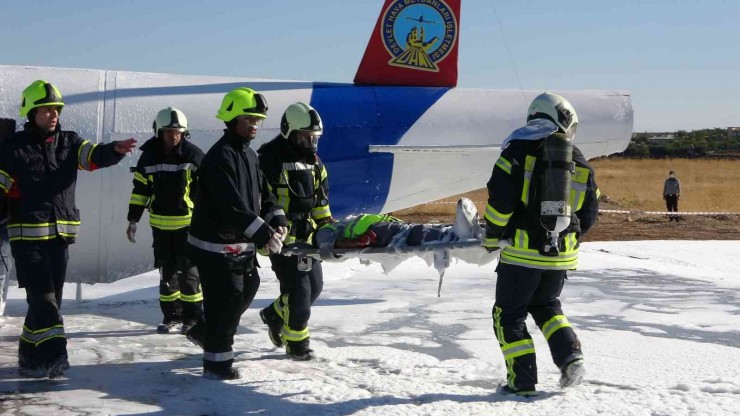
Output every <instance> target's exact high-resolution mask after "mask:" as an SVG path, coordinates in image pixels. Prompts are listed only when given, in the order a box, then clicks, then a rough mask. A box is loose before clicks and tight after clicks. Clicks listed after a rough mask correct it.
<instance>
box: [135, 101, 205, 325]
mask: <svg viewBox="0 0 740 416" xmlns="http://www.w3.org/2000/svg"><path fill="white" fill-rule="evenodd" d="M152 128H153V130H154V137H152V138H151V139H149V140H147V141H146V143H144V145H142V146H141V152H142V153H141V156H139V161H138V163H137V164H136V169H135V171H134V189H133V191H132V193H131V199H130V201H129V209H128V221H129V226H128V229H127V230H126V235H127V237H128V239H129V241H131V242H132V243H135V242H136V238H135V235H136V223H138V222H139V220H140V219H141V215H142V214H143V213H144V210H146V209H148V210H149V225H150V226H151V227H152V237H153V239H154V245H153V247H154V267H156V268H158V269H159V274H160V280H159V305H160V307H161V309H162V315H163V318H162V323H161V324H159V326H157V332H159V333H160V334H166V333H168V332H170V330H171V329H172V328H173V327H175V326H177V325H179V324H181V323H182V327H181V329H180V331H181V332H182V333H183V334H184V333H185V332H187V330H188V329H189V328H190V327H192V326H193V325H195V323H196V322H197V320H198V318H199V317H200V314H201V313H202V303H203V295H202V294H201V292H200V283H199V280H198V269H197V268H196V267H195V265H194V264H191V262H190V261H188V258H187V256H186V252H185V248H186V246H187V238H188V229H189V228H190V218H191V216H192V212H193V205H194V203H193V201H194V199H195V189H196V182H197V180H198V168H199V167H200V163H201V161H202V160H203V151H201V150H200V148H199V147H198V146H196V145H195V144H193V143H192V142H190V140H188V138H189V137H190V133H189V132H188V119H187V117H186V116H185V114H184V113H183V112H182V111H180V110H178V109H177V108H174V107H167V108H164V109H162V110H160V111H159V112H158V113H157V116H156V118H155V120H154V124H153V126H152Z"/></svg>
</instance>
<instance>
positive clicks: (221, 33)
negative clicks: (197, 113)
mask: <svg viewBox="0 0 740 416" xmlns="http://www.w3.org/2000/svg"><path fill="white" fill-rule="evenodd" d="M62 4H63V6H62ZM381 5H382V1H380V0H374V1H368V0H363V1H358V0H350V1H348V0H321V1H315V2H306V1H301V0H272V1H269V2H252V1H242V2H233V1H223V0H212V1H209V2H182V1H170V0H163V1H151V0H146V1H143V0H128V1H126V0H121V1H117V2H100V1H94V0H68V1H65V2H64V3H61V4H60V5H56V4H51V3H50V4H48V5H44V6H39V5H38V4H37V3H34V2H21V1H5V2H3V4H2V21H3V23H2V25H0V64H7V65H34V66H60V67H74V68H94V69H109V70H115V69H118V70H129V71H143V72H164V73H176V74H194V75H225V76H239V77H252V78H278V79H292V80H306V81H329V82H352V79H353V78H354V74H355V72H356V70H357V66H358V65H359V62H360V60H361V58H362V54H363V53H364V50H365V47H366V45H367V41H368V39H369V37H370V33H371V31H372V29H373V27H374V24H375V21H376V19H377V16H378V14H379V13H380V9H381ZM461 14H462V16H461V28H462V29H461V37H460V51H459V52H460V56H459V86H460V87H466V88H505V89H520V88H524V89H535V90H537V89H542V90H547V89H553V90H563V89H618V90H625V91H628V92H630V93H631V95H632V101H633V106H634V111H635V116H634V120H635V124H634V130H635V131H674V130H679V129H683V130H692V129H700V128H714V127H721V128H724V127H727V126H740V111H739V110H738V108H739V107H740V100H739V99H738V98H737V97H738V94H737V91H738V90H740V76H738V75H739V74H740V42H737V39H739V38H740V25H738V24H737V20H738V16H740V2H737V1H733V0H702V1H699V0H681V1H668V0H644V1H640V0H623V1H619V2H603V1H597V2H595V1H587V0H572V1H567V2H552V1H545V0H532V1H526V2H511V1H507V2H503V1H494V0H476V1H471V0H464V1H463V3H462V12H461ZM499 22H500V24H499Z"/></svg>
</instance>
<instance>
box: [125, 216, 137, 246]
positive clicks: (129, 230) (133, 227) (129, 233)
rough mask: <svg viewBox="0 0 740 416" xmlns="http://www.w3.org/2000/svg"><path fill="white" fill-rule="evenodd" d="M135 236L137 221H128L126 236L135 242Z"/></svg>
mask: <svg viewBox="0 0 740 416" xmlns="http://www.w3.org/2000/svg"><path fill="white" fill-rule="evenodd" d="M135 236H136V223H135V222H133V221H131V222H130V223H128V228H127V229H126V237H128V241H130V242H132V243H135V242H136V238H134V237H135Z"/></svg>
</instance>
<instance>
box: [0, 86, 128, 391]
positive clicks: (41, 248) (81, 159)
mask: <svg viewBox="0 0 740 416" xmlns="http://www.w3.org/2000/svg"><path fill="white" fill-rule="evenodd" d="M63 108H64V102H63V101H62V95H61V93H60V92H59V90H58V89H57V88H56V87H55V86H54V85H52V84H50V83H48V82H46V81H42V80H38V81H34V82H32V83H31V84H30V85H29V86H28V87H26V89H25V90H23V95H22V97H21V107H20V116H21V117H27V119H28V122H27V123H26V124H25V126H24V128H23V130H22V131H19V132H17V133H15V134H14V135H13V136H12V137H11V138H10V139H9V140H7V141H6V142H5V143H3V149H2V151H0V191H2V192H0V195H3V194H7V203H8V234H9V237H10V247H11V253H12V255H13V258H14V259H15V268H16V276H17V278H18V285H19V287H22V288H25V290H26V300H27V302H28V311H27V313H26V320H25V322H24V324H23V332H22V334H21V338H20V345H19V348H18V367H19V372H20V373H21V375H24V376H29V377H44V376H48V377H49V378H56V377H59V376H61V375H62V374H63V373H64V371H65V370H67V369H68V368H69V361H68V359H67V339H66V337H65V335H64V323H63V322H62V316H61V314H60V313H59V309H60V307H61V303H62V288H63V285H64V280H65V275H66V271H67V260H68V258H69V252H68V246H69V245H70V244H73V243H74V242H75V238H76V237H77V232H78V231H79V229H80V213H79V211H78V210H77V207H76V206H75V186H76V182H77V170H78V169H84V170H87V171H93V170H96V169H98V168H104V167H108V166H112V165H115V164H116V163H118V162H120V161H121V159H123V157H124V156H125V155H126V154H127V153H130V152H131V151H132V150H133V148H134V147H135V144H136V140H134V139H133V138H131V139H128V140H124V141H117V142H112V143H108V144H100V145H98V144H93V143H91V142H90V141H88V140H84V139H82V138H81V137H80V136H79V135H77V133H75V132H73V131H65V130H62V129H61V126H60V124H59V115H60V114H61V112H62V109H63ZM0 199H4V197H3V198H0ZM0 203H5V201H4V200H2V201H0Z"/></svg>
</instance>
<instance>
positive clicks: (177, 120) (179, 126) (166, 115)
mask: <svg viewBox="0 0 740 416" xmlns="http://www.w3.org/2000/svg"><path fill="white" fill-rule="evenodd" d="M152 127H153V128H154V134H155V135H156V136H159V130H161V129H174V130H177V131H179V132H181V133H185V132H187V131H188V118H187V117H185V113H183V112H182V111H180V110H178V109H177V108H175V107H167V108H165V109H163V110H160V111H159V112H158V113H157V117H156V118H155V119H154V124H153V125H152Z"/></svg>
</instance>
